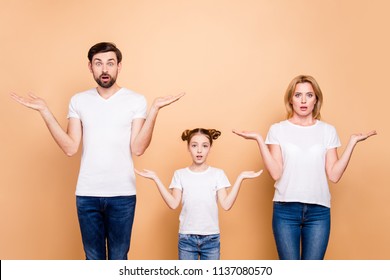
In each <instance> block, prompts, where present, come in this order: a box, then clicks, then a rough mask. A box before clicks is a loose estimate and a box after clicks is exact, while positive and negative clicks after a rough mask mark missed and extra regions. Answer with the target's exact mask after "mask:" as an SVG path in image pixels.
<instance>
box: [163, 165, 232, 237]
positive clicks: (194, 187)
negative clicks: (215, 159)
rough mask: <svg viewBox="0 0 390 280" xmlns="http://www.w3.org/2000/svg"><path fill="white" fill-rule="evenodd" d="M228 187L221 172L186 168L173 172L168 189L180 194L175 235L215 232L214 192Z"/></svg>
mask: <svg viewBox="0 0 390 280" xmlns="http://www.w3.org/2000/svg"><path fill="white" fill-rule="evenodd" d="M226 187H230V182H229V179H228V178H227V177H226V175H225V172H224V171H223V170H221V169H218V168H215V167H208V168H207V169H206V170H205V171H203V172H193V171H191V170H190V169H189V168H183V169H179V170H176V171H175V173H174V175H173V178H172V182H171V185H170V186H169V188H170V189H172V188H177V189H180V190H181V191H182V210H181V213H180V218H179V220H180V228H179V233H182V234H198V235H209V234H218V233H219V223H218V203H217V202H218V201H217V191H218V190H220V189H222V188H226Z"/></svg>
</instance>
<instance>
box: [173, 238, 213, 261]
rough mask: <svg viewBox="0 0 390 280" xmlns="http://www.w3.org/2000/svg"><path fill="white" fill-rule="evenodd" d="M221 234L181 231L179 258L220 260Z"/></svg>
mask: <svg viewBox="0 0 390 280" xmlns="http://www.w3.org/2000/svg"><path fill="white" fill-rule="evenodd" d="M219 256H220V236H219V234H210V235H196V234H181V233H179V260H199V259H200V260H219Z"/></svg>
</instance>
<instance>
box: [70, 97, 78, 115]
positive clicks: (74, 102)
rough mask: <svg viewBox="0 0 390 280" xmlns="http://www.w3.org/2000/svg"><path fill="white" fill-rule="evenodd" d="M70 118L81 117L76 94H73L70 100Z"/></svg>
mask: <svg viewBox="0 0 390 280" xmlns="http://www.w3.org/2000/svg"><path fill="white" fill-rule="evenodd" d="M69 118H76V119H80V114H79V113H78V110H77V100H76V97H75V96H73V97H72V98H71V99H70V102H69V110H68V119H69Z"/></svg>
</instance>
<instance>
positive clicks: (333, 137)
mask: <svg viewBox="0 0 390 280" xmlns="http://www.w3.org/2000/svg"><path fill="white" fill-rule="evenodd" d="M340 146H341V142H340V138H339V136H338V134H337V131H336V128H335V127H334V126H331V125H330V126H329V129H328V143H327V146H326V148H327V149H332V148H338V147H340Z"/></svg>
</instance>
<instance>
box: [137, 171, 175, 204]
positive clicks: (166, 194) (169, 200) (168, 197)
mask: <svg viewBox="0 0 390 280" xmlns="http://www.w3.org/2000/svg"><path fill="white" fill-rule="evenodd" d="M134 171H135V173H136V174H138V175H140V176H142V177H144V178H147V179H151V180H153V181H154V182H155V183H156V186H157V188H158V190H159V192H160V194H161V196H162V198H163V199H164V201H165V203H166V204H167V205H168V207H169V208H171V209H176V208H177V207H178V206H179V204H180V201H181V190H179V189H173V190H172V192H170V191H169V190H168V189H167V188H166V187H165V186H164V184H163V183H162V182H161V180H160V178H158V176H157V174H156V173H155V172H153V171H151V170H147V169H144V170H143V171H138V170H137V169H134Z"/></svg>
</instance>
